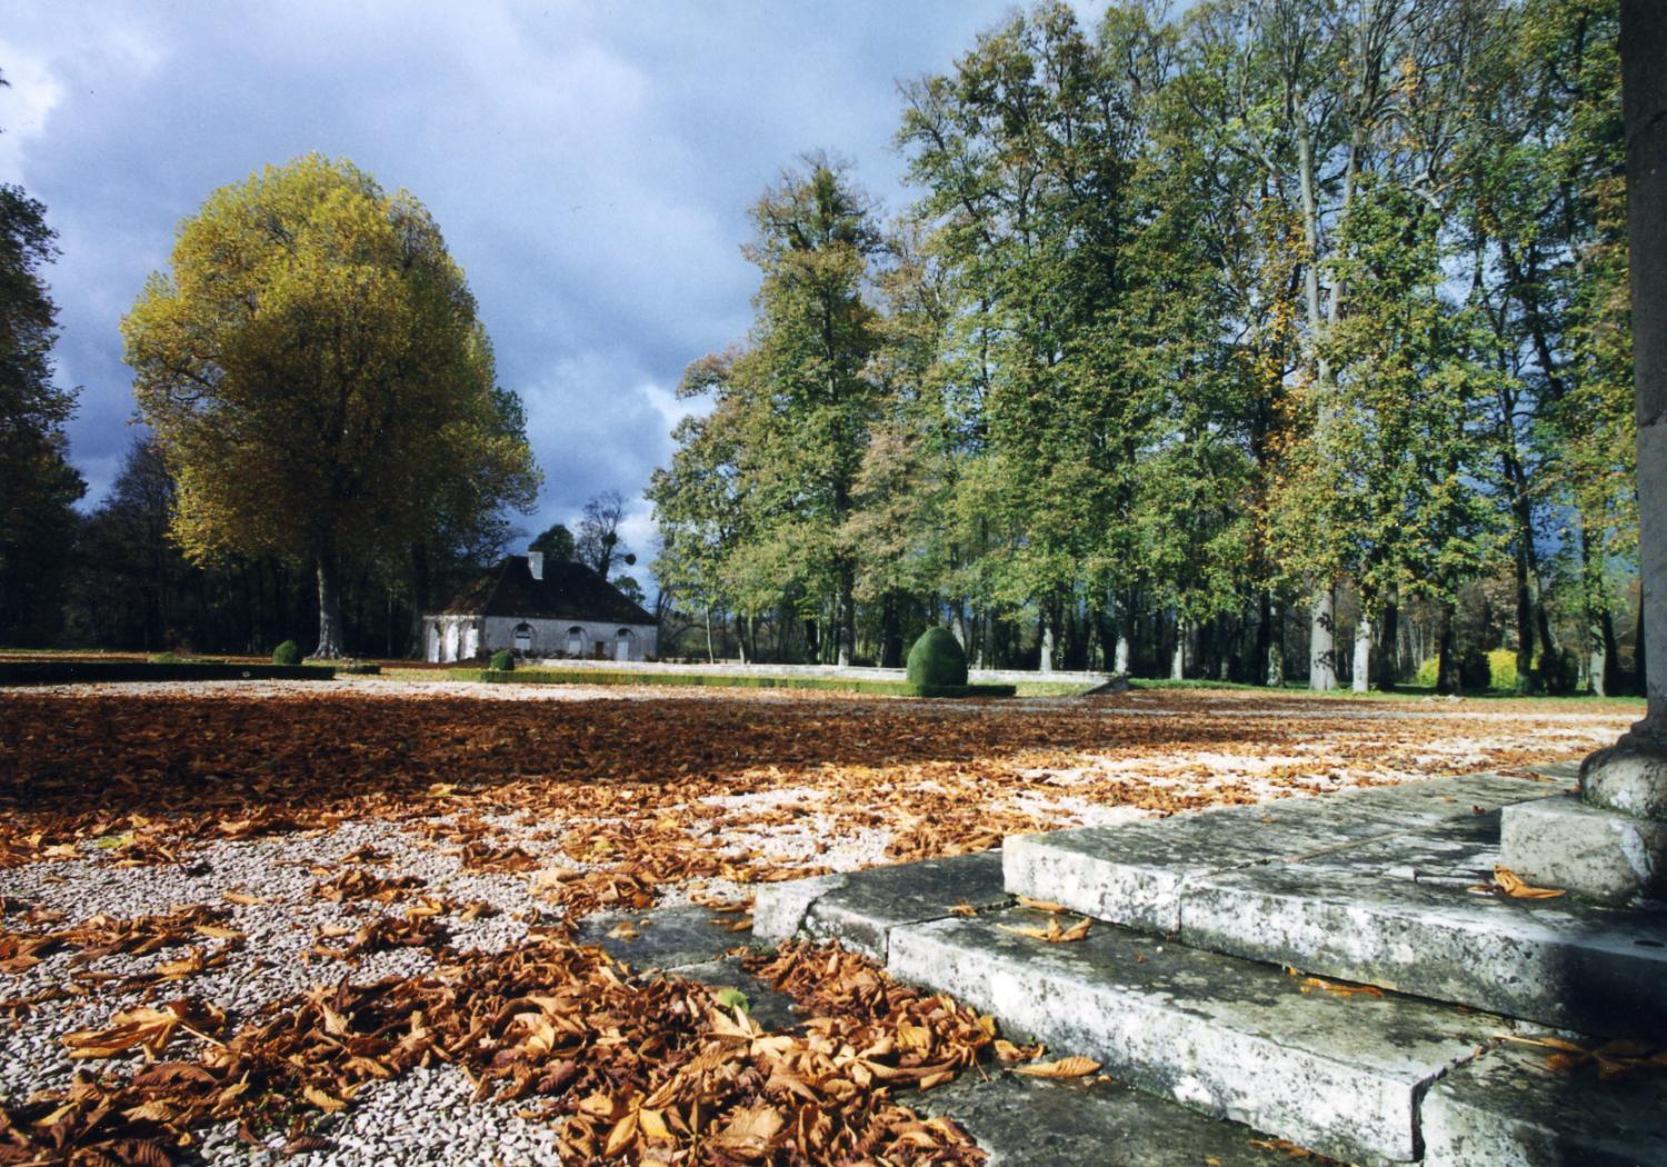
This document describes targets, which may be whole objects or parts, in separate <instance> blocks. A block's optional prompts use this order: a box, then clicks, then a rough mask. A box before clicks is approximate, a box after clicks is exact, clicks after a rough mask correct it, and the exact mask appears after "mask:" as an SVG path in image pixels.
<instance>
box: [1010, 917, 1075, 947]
mask: <svg viewBox="0 0 1667 1167" xmlns="http://www.w3.org/2000/svg"><path fill="white" fill-rule="evenodd" d="M1093 926H1094V921H1093V920H1090V919H1089V918H1088V917H1087V916H1081V917H1079V918H1078V919H1077V922H1076V923H1075V924H1072V925H1071V926H1070V927H1069V928H1061V927H1060V926H1059V919H1058V917H1056V916H1050V917H1048V926H1047V927H1046V928H1031V927H1027V926H1025V925H1013V924H997V925H996V927H997V928H1000V929H1001V930H1002V931H1003V932H1011V933H1013V934H1014V935H1015V936H1027V937H1029V938H1030V939H1032V940H1042V941H1045V942H1046V943H1048V944H1071V943H1073V942H1075V941H1078V940H1083V939H1086V938H1087V936H1088V931H1089V929H1090V928H1092V927H1093Z"/></svg>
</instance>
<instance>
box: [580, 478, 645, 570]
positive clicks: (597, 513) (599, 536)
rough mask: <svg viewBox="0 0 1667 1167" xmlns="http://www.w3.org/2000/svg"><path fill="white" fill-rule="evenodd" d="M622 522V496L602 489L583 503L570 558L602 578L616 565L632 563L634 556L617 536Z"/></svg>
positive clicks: (623, 518)
mask: <svg viewBox="0 0 1667 1167" xmlns="http://www.w3.org/2000/svg"><path fill="white" fill-rule="evenodd" d="M624 521H625V496H624V495H622V494H620V493H619V491H617V490H604V491H603V492H602V493H601V494H599V495H597V496H596V497H595V498H593V499H591V500H590V501H589V502H587V503H585V511H584V515H583V517H582V518H580V520H579V534H578V536H577V537H576V538H573V540H572V543H573V548H572V551H573V553H572V558H574V559H577V560H578V561H579V562H580V563H584V564H588V565H589V566H590V567H591V568H593V569H594V570H595V571H596V574H597V575H600V576H601V577H602V578H603V579H607V578H608V573H609V572H610V571H612V570H613V568H614V564H616V563H627V564H632V563H636V561H637V557H636V555H634V554H633V553H632V551H631V549H630V548H629V547H627V546H626V545H625V543H624V542H623V540H622V538H621V536H620V533H619V525H620V523H622V522H624ZM565 530H566V529H565V528H563V531H564V533H565Z"/></svg>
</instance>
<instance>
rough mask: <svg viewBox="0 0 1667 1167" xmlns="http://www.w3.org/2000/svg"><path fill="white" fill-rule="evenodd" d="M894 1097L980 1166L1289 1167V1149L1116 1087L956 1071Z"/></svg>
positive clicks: (1236, 1125)
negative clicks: (946, 1132) (968, 1149)
mask: <svg viewBox="0 0 1667 1167" xmlns="http://www.w3.org/2000/svg"><path fill="white" fill-rule="evenodd" d="M898 1101H900V1102H902V1103H903V1104H904V1105H906V1106H910V1107H912V1108H914V1109H915V1110H918V1111H921V1112H922V1113H924V1114H928V1115H943V1116H944V1117H947V1118H951V1119H954V1120H955V1121H956V1122H958V1123H959V1124H960V1125H961V1127H962V1128H963V1129H964V1130H965V1131H966V1132H967V1133H968V1134H970V1135H971V1136H972V1137H973V1138H974V1139H976V1140H977V1141H978V1145H979V1147H980V1148H981V1149H982V1150H983V1151H984V1153H985V1154H986V1155H988V1156H989V1159H988V1160H987V1162H988V1164H989V1167H1084V1165H1085V1164H1093V1165H1094V1167H1177V1165H1179V1164H1189V1165H1198V1164H1210V1165H1212V1167H1291V1164H1292V1163H1293V1162H1295V1160H1294V1159H1293V1158H1292V1155H1291V1153H1290V1151H1289V1149H1287V1148H1284V1147H1281V1146H1279V1145H1278V1144H1276V1143H1274V1142H1273V1140H1271V1139H1269V1138H1267V1137H1266V1136H1265V1135H1259V1134H1258V1133H1257V1132H1256V1131H1253V1130H1251V1129H1250V1128H1249V1127H1247V1126H1244V1125H1242V1124H1240V1123H1233V1122H1222V1121H1220V1120H1219V1119H1213V1118H1208V1117H1206V1116H1204V1115H1202V1114H1198V1113H1197V1112H1196V1111H1192V1110H1188V1109H1187V1108H1186V1107H1184V1106H1180V1105H1178V1104H1176V1103H1174V1102H1169V1101H1166V1100H1164V1099H1162V1098H1154V1097H1152V1096H1151V1095H1150V1094H1143V1093H1141V1092H1140V1091H1138V1090H1133V1089H1131V1088H1129V1087H1128V1086H1124V1085H1123V1084H1121V1083H1119V1082H1113V1081H1108V1080H1104V1079H1098V1080H1094V1081H1070V1082H1048V1081H1038V1080H1036V1079H1034V1078H1021V1077H1017V1076H1015V1075H1012V1074H999V1075H997V1076H995V1077H990V1078H985V1077H982V1076H980V1075H979V1074H978V1073H976V1072H969V1073H965V1074H962V1075H961V1076H960V1077H959V1078H957V1079H955V1081H953V1082H951V1083H950V1084H949V1085H947V1086H939V1087H937V1088H936V1089H933V1090H929V1091H927V1092H926V1093H925V1094H918V1095H917V1094H900V1095H899V1096H898Z"/></svg>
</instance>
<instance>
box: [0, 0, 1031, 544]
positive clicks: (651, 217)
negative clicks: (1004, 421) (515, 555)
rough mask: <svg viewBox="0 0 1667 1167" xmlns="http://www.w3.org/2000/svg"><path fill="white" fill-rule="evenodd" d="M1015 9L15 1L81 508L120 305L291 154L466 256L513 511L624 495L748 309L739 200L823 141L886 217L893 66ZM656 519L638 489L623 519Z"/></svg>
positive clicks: (867, 2)
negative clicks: (539, 470)
mask: <svg viewBox="0 0 1667 1167" xmlns="http://www.w3.org/2000/svg"><path fill="white" fill-rule="evenodd" d="M1007 9H1008V5H1007V4H1006V3H1005V2H1003V0H990V2H961V0H914V2H913V3H908V4H897V3H895V2H891V3H884V2H880V0H862V2H859V3H846V4H839V5H829V4H817V5H812V4H779V3H769V2H766V0H756V2H748V3H742V2H739V0H732V2H726V3H715V4H691V3H683V2H676V0H646V2H638V3H630V4H625V3H620V4H608V3H584V2H578V0H573V2H570V3H554V4H543V5H532V4H512V3H472V4H468V5H453V4H442V3H438V2H418V3H409V2H399V3H395V2H393V0H384V2H380V3H364V4H351V5H349V4H339V3H334V2H326V0H316V2H309V3H299V2H297V3H270V4H246V5H231V4H223V5H210V4H182V5H168V6H163V5H155V4H141V3H132V4H125V5H124V4H113V3H102V2H96V3H95V2H94V0H83V2H66V0H22V2H21V3H14V4H12V5H9V6H8V13H7V17H8V18H7V22H6V26H5V27H4V28H3V29H0V70H4V71H5V73H6V74H7V76H8V78H9V79H11V80H12V81H13V83H14V86H15V87H16V88H15V89H14V90H0V127H4V128H6V129H7V130H8V131H10V132H8V133H7V134H6V135H5V137H3V138H0V180H3V181H10V182H19V183H21V184H23V185H24V186H25V187H26V188H28V189H29V190H30V192H31V193H32V194H34V195H35V197H37V198H40V199H41V200H42V201H43V202H45V203H46V205H47V208H48V213H49V216H50V220H51V222H52V223H53V225H54V226H56V227H57V229H58V230H59V232H60V235H61V245H62V248H63V252H64V255H63V258H62V260H61V261H60V262H59V263H58V264H57V265H56V267H55V268H54V270H53V271H52V273H51V279H52V284H53V291H54V295H55V297H56V298H57V300H58V303H59V306H60V308H61V313H62V323H63V326H64V336H63V340H62V342H61V345H60V349H59V354H58V359H59V367H60V376H61V379H62V380H64V381H65V382H66V383H74V384H80V385H81V386H83V395H82V399H81V410H80V414H79V416H78V417H77V418H76V420H75V422H74V423H73V425H72V426H71V430H70V437H71V444H72V456H73V457H74V459H75V461H76V463H77V464H78V465H79V466H80V467H81V468H82V470H83V472H84V473H85V474H86V475H87V477H88V479H89V481H90V483H91V486H92V490H91V493H90V496H89V499H90V501H96V499H97V498H98V497H99V496H100V495H101V494H102V493H103V491H104V490H105V489H106V488H107V487H108V484H109V481H110V479H111V477H112V476H113V474H114V473H115V470H116V468H117V467H118V466H119V462H120V458H121V455H122V452H123V451H124V450H125V448H126V446H127V443H128V442H129V440H130V437H131V431H130V429H129V427H128V425H127V422H128V419H129V418H130V417H131V414H132V410H133V406H132V397H131V393H130V389H129V378H128V373H127V370H126V368H125V366H124V365H123V364H122V362H121V341H120V336H119V333H118V330H117V329H118V322H119V320H120V317H121V315H122V313H123V312H124V311H125V310H126V308H127V307H128V305H130V304H131V303H132V300H133V297H134V296H135V295H136V294H137V293H138V291H139V288H140V285H141V284H142V282H143V280H144V278H145V276H146V274H147V273H149V272H150V271H152V270H155V269H157V268H159V267H162V266H164V265H165V264H166V261H167V255H168V249H169V246H170V244H171V240H172V234H173V228H174V225H175V224H176V223H177V222H178V221H179V219H180V218H182V217H183V216H185V215H188V214H190V213H191V212H192V211H194V210H195V209H196V208H197V206H199V205H200V204H201V202H202V200H203V198H204V197H205V196H206V195H207V194H208V193H209V191H210V190H212V189H214V188H215V187H217V186H220V185H223V184H225V183H228V182H234V181H237V180H239V179H241V178H243V177H245V176H247V175H248V174H249V173H251V172H252V171H254V170H256V169H258V168H259V167H260V166H262V165H265V164H268V163H281V162H283V161H286V160H287V159H289V158H292V157H294V156H295V155H297V154H301V153H304V152H306V151H308V150H320V151H323V152H325V153H327V154H331V155H336V156H345V157H348V158H351V159H353V160H354V161H355V162H357V163H358V164H359V165H361V166H363V167H364V168H366V169H367V170H369V171H370V172H371V173H373V174H375V175H376V176H377V177H378V178H379V179H380V180H381V181H382V182H383V183H384V184H385V185H386V186H389V187H406V188H408V189H410V190H411V191H412V192H414V193H415V194H416V195H417V196H418V197H419V198H421V199H422V200H423V202H424V203H425V204H427V206H428V207H429V208H430V210H431V211H433V213H434V215H435V217H436V218H437V219H438V221H439V222H440V225H441V227H442V228H443V229H444V230H445V232H446V235H447V239H448V242H449V244H450V246H451V249H452V251H453V254H454V255H456V256H457V257H458V259H459V261H460V262H461V263H462V264H463V265H464V267H465V268H466V269H467V270H468V273H469V277H470V282H471V285H472V286H473V288H474V290H475V293H476V296H477V298H478V299H479V301H480V305H481V312H482V316H483V318H484V320H485V321H486V324H487V327H488V329H489V331H490V332H491V334H492V338H493V342H494V345H495V347H496V349H497V353H498V362H499V369H500V376H501V378H502V380H503V381H504V383H505V384H506V385H510V386H512V387H514V388H516V389H517V390H519V391H520V392H521V393H522V395H523V397H524V399H525V400H526V403H527V411H528V428H529V431H530V434H531V437H532V440H533V442H534V447H535V450H536V453H537V455H538V458H539V460H540V462H541V464H542V465H543V466H544V468H545V471H546V475H547V479H548V484H547V487H546V490H545V492H544V496H543V498H542V499H541V501H540V506H539V509H538V513H537V514H535V515H533V516H529V517H527V518H526V519H524V520H523V525H525V526H526V527H527V528H528V529H529V530H534V531H536V530H539V529H541V528H542V527H543V526H545V525H547V524H549V523H552V522H557V521H567V522H572V521H573V520H574V519H575V517H576V516H577V513H578V511H579V509H580V507H581V506H582V505H583V503H584V500H585V499H586V498H587V497H589V496H590V495H592V494H594V493H596V492H597V491H600V490H605V489H609V488H614V489H619V490H621V491H622V492H623V493H625V494H626V495H627V496H628V497H632V498H636V496H637V495H639V494H640V491H641V490H642V488H643V487H644V486H645V485H646V483H647V478H648V475H649V473H650V472H651V470H652V469H653V467H654V466H655V465H657V464H659V463H661V462H663V461H664V459H665V458H666V457H668V456H669V454H670V449H671V444H670V427H671V424H672V423H673V422H674V420H675V418H676V417H677V416H679V415H680V412H681V403H674V402H672V401H671V398H670V392H671V390H672V388H673V387H674V386H675V385H676V382H677V378H678V376H679V374H680V373H681V371H682V369H683V367H684V366H685V365H686V364H687V363H688V362H689V361H691V360H693V359H695V358H696V357H699V356H700V355H702V354H703V353H705V352H707V351H710V350H713V349H717V348H721V347H723V346H724V345H726V344H728V343H730V342H731V341H733V340H735V339H737V338H739V337H740V336H741V335H742V334H743V333H744V331H745V329H746V327H747V324H748V321H749V318H750V306H749V302H748V301H749V297H750V296H751V294H752V292H753V289H754V286H755V279H754V273H753V272H752V269H751V268H750V267H749V266H748V265H747V264H746V263H745V262H744V261H743V260H742V258H741V256H740V251H739V249H740V245H741V244H742V242H744V241H745V239H746V237H747V234H748V224H747V220H746V207H747V205H748V204H749V203H750V202H751V201H752V200H753V199H754V198H756V197H757V195H758V193H759V191H760V190H761V189H762V188H763V187H764V186H765V185H766V184H767V183H769V182H771V181H773V180H774V179H775V177H776V176H777V175H778V173H779V172H780V170H781V169H782V167H783V166H784V165H786V164H788V163H790V162H791V161H792V160H793V159H794V157H795V156H796V155H798V154H799V153H801V152H802V151H805V150H807V149H812V148H823V147H825V148H827V149H829V150H832V151H835V152H837V153H839V154H842V155H844V156H847V157H849V158H852V159H853V160H855V162H856V164H857V173H858V177H859V179H860V180H861V181H863V182H864V183H865V184H866V185H867V186H869V188H870V189H871V190H873V191H874V192H875V193H876V194H877V195H879V196H880V197H881V198H882V200H884V201H885V202H886V203H888V204H890V205H891V206H892V207H896V206H898V205H899V204H900V203H901V202H902V201H903V199H904V197H905V194H904V192H903V191H902V190H901V188H900V186H899V185H898V184H899V180H900V176H901V173H902V169H903V166H902V161H901V159H899V158H898V157H897V156H896V155H895V153H894V152H893V151H892V149H891V139H892V135H893V134H894V133H895V130H896V127H897V122H898V115H899V104H898V100H897V96H896V90H895V83H896V81H897V80H898V79H900V78H904V77H910V76H915V75H918V74H921V73H924V72H929V71H935V70H941V69H944V68H947V67H948V66H949V64H950V63H951V61H952V60H953V58H954V57H955V56H956V55H958V54H960V53H961V52H963V51H965V50H966V48H968V47H969V46H970V45H971V43H972V39H973V36H974V35H975V33H976V32H977V31H978V30H979V29H981V28H985V27H988V26H990V25H992V24H993V23H995V22H996V21H998V20H1000V19H1001V18H1002V16H1003V15H1004V13H1005V12H1006V11H1007ZM42 111H44V112H42ZM646 516H647V511H646V506H645V505H644V504H642V503H641V501H640V499H638V500H637V501H636V502H635V503H634V506H633V511H632V528H631V529H632V530H633V532H635V533H637V534H638V535H639V538H642V537H643V536H645V534H646V532H648V530H649V527H648V523H647V517H646ZM639 550H640V551H647V550H649V548H648V547H647V546H643V547H640V548H639Z"/></svg>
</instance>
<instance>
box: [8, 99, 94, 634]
mask: <svg viewBox="0 0 1667 1167" xmlns="http://www.w3.org/2000/svg"><path fill="white" fill-rule="evenodd" d="M5 85H6V81H5V79H4V77H0V86H5ZM55 238H56V235H55V233H54V232H53V230H52V229H51V228H50V227H49V226H47V223H46V208H45V207H43V206H42V205H41V204H40V203H39V202H37V201H36V200H34V199H32V198H30V197H29V196H28V194H27V193H25V192H24V190H23V189H22V188H21V187H17V186H12V185H10V184H0V642H5V641H12V640H38V639H42V638H45V637H47V636H49V635H51V634H52V633H53V632H54V631H55V630H56V626H57V621H58V612H57V610H56V600H57V595H56V593H57V590H58V584H59V581H60V579H61V576H62V573H63V570H64V568H65V566H66V561H67V556H68V553H69V547H70V542H71V540H72V539H73V537H74V532H75V512H74V509H73V507H74V504H75V502H76V501H77V500H78V499H80V497H81V496H82V495H83V494H84V493H85V492H86V483H85V482H84V481H83V480H82V478H81V475H80V474H79V473H77V472H76V470H75V469H74V468H73V467H71V466H70V464H69V462H68V460H67V457H66V452H67V448H68V447H67V443H66V441H65V438H64V423H65V422H66V421H68V420H69V417H70V415H71V413H72V412H73V411H74V409H75V392H74V391H73V390H67V389H62V388H60V387H59V386H58V385H57V383H56V381H55V379H54V369H53V363H52V346H53V344H54V343H55V342H56V340H57V336H58V309H57V306H56V305H55V304H53V302H52V298H51V296H50V295H49V294H48V293H47V289H46V283H45V279H44V275H43V272H42V269H43V268H44V267H45V265H47V264H48V263H50V262H51V261H52V259H53V257H54V256H55V255H56V254H57V248H56V246H55V244H54V239H55Z"/></svg>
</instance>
